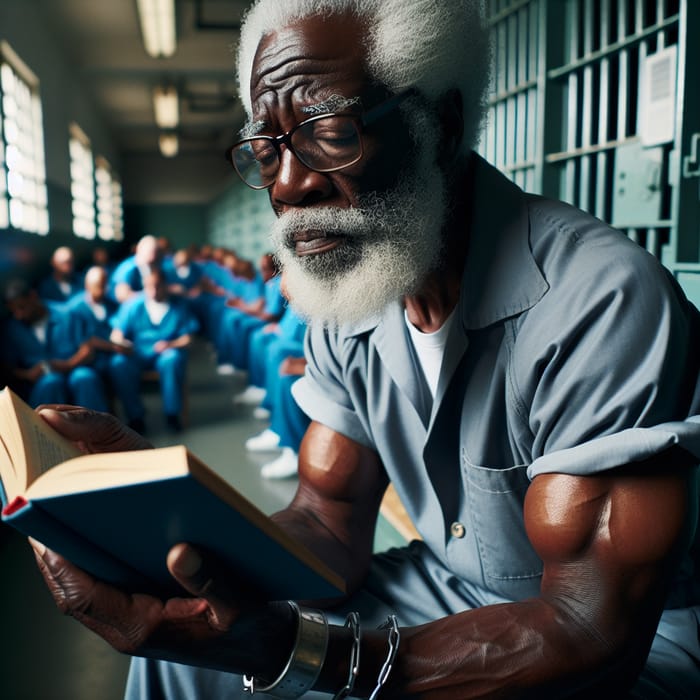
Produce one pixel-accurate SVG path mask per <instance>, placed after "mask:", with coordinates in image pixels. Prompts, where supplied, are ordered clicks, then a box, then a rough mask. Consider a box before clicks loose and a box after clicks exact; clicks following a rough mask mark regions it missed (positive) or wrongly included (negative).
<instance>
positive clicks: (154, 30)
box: [136, 0, 175, 58]
mask: <svg viewBox="0 0 700 700" xmlns="http://www.w3.org/2000/svg"><path fill="white" fill-rule="evenodd" d="M136 4H137V6H138V11H139V20H140V22H141V34H142V35H143V45H144V47H145V49H146V53H147V54H148V55H149V56H153V57H154V58H160V57H164V58H167V57H168V56H172V55H173V54H174V53H175V0H136Z"/></svg>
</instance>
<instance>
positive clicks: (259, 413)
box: [253, 406, 270, 420]
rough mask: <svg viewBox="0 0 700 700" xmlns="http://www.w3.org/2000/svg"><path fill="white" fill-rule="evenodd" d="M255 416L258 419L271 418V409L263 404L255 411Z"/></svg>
mask: <svg viewBox="0 0 700 700" xmlns="http://www.w3.org/2000/svg"><path fill="white" fill-rule="evenodd" d="M253 418H257V419H258V420H270V411H268V410H267V409H266V408H263V407H262V406H258V407H257V408H256V409H255V410H254V411H253Z"/></svg>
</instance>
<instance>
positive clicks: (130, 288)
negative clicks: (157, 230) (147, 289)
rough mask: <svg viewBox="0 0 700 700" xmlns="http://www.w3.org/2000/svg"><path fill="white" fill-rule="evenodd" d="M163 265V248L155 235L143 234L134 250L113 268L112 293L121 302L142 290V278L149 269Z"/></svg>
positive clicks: (133, 296) (137, 294) (135, 295)
mask: <svg viewBox="0 0 700 700" xmlns="http://www.w3.org/2000/svg"><path fill="white" fill-rule="evenodd" d="M162 266H163V250H162V248H161V247H160V246H159V245H158V239H157V238H156V237H155V236H143V237H142V238H140V239H139V241H138V243H137V244H136V250H135V251H134V254H133V255H130V256H129V257H128V258H126V259H125V260H122V262H121V263H119V265H117V267H116V268H115V270H114V272H113V273H112V276H111V285H112V294H113V295H114V298H115V299H116V300H117V301H118V302H119V303H120V304H123V303H124V302H125V301H128V300H129V299H133V298H135V297H137V296H139V294H140V293H141V292H142V291H143V288H144V279H145V278H146V277H147V276H148V274H149V273H150V272H151V270H153V269H155V268H161V267H162Z"/></svg>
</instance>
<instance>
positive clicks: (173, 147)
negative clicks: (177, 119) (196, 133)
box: [158, 134, 180, 158]
mask: <svg viewBox="0 0 700 700" xmlns="http://www.w3.org/2000/svg"><path fill="white" fill-rule="evenodd" d="M158 147H159V148H160V152H161V155H163V156H165V157H166V158H174V157H175V156H176V155H177V152H178V150H179V149H180V143H179V141H178V139H177V134H161V135H160V136H159V137H158Z"/></svg>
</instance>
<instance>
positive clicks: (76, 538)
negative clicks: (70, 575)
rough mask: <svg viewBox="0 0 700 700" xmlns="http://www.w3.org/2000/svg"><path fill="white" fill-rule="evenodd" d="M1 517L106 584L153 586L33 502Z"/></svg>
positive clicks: (130, 587)
mask: <svg viewBox="0 0 700 700" xmlns="http://www.w3.org/2000/svg"><path fill="white" fill-rule="evenodd" d="M2 519H3V521H4V522H6V523H7V524H8V525H11V526H12V527H14V528H15V529H16V530H18V531H19V532H21V533H23V534H24V535H27V536H28V537H32V538H34V539H35V540H38V541H39V542H41V543H42V544H44V545H46V547H48V548H49V549H52V550H53V551H55V552H57V553H58V554H60V555H61V556H63V557H65V558H66V559H67V560H68V561H70V562H71V563H72V564H74V565H75V566H77V567H78V568H80V569H83V571H86V572H87V573H89V574H91V575H92V576H95V577H96V578H99V579H100V580H102V581H105V582H106V583H111V584H113V585H115V586H118V587H120V588H123V589H126V590H138V591H144V592H146V591H149V590H153V589H154V585H153V583H152V582H149V581H148V580H147V579H146V578H145V577H144V576H143V575H142V574H140V573H138V572H137V571H136V570H134V569H132V568H131V567H130V566H128V565H127V564H124V563H123V562H120V561H119V560H118V559H116V558H114V557H112V556H111V555H109V554H108V553H107V552H105V551H104V550H103V549H101V548H100V547H97V546H96V545H94V544H93V543H92V542H90V541H89V540H87V539H85V538H84V537H83V536H81V535H79V534H78V533H76V532H75V531H74V530H72V529H70V528H68V527H66V526H65V525H63V524H62V523H61V522H60V521H58V520H56V519H55V518H53V517H52V516H51V515H49V514H48V513H47V512H46V511H44V510H43V509H42V508H41V507H39V506H37V505H36V504H34V503H32V502H29V503H28V504H27V505H26V506H25V507H24V508H21V509H19V510H17V511H14V512H13V513H11V514H10V515H3V517H2Z"/></svg>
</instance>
